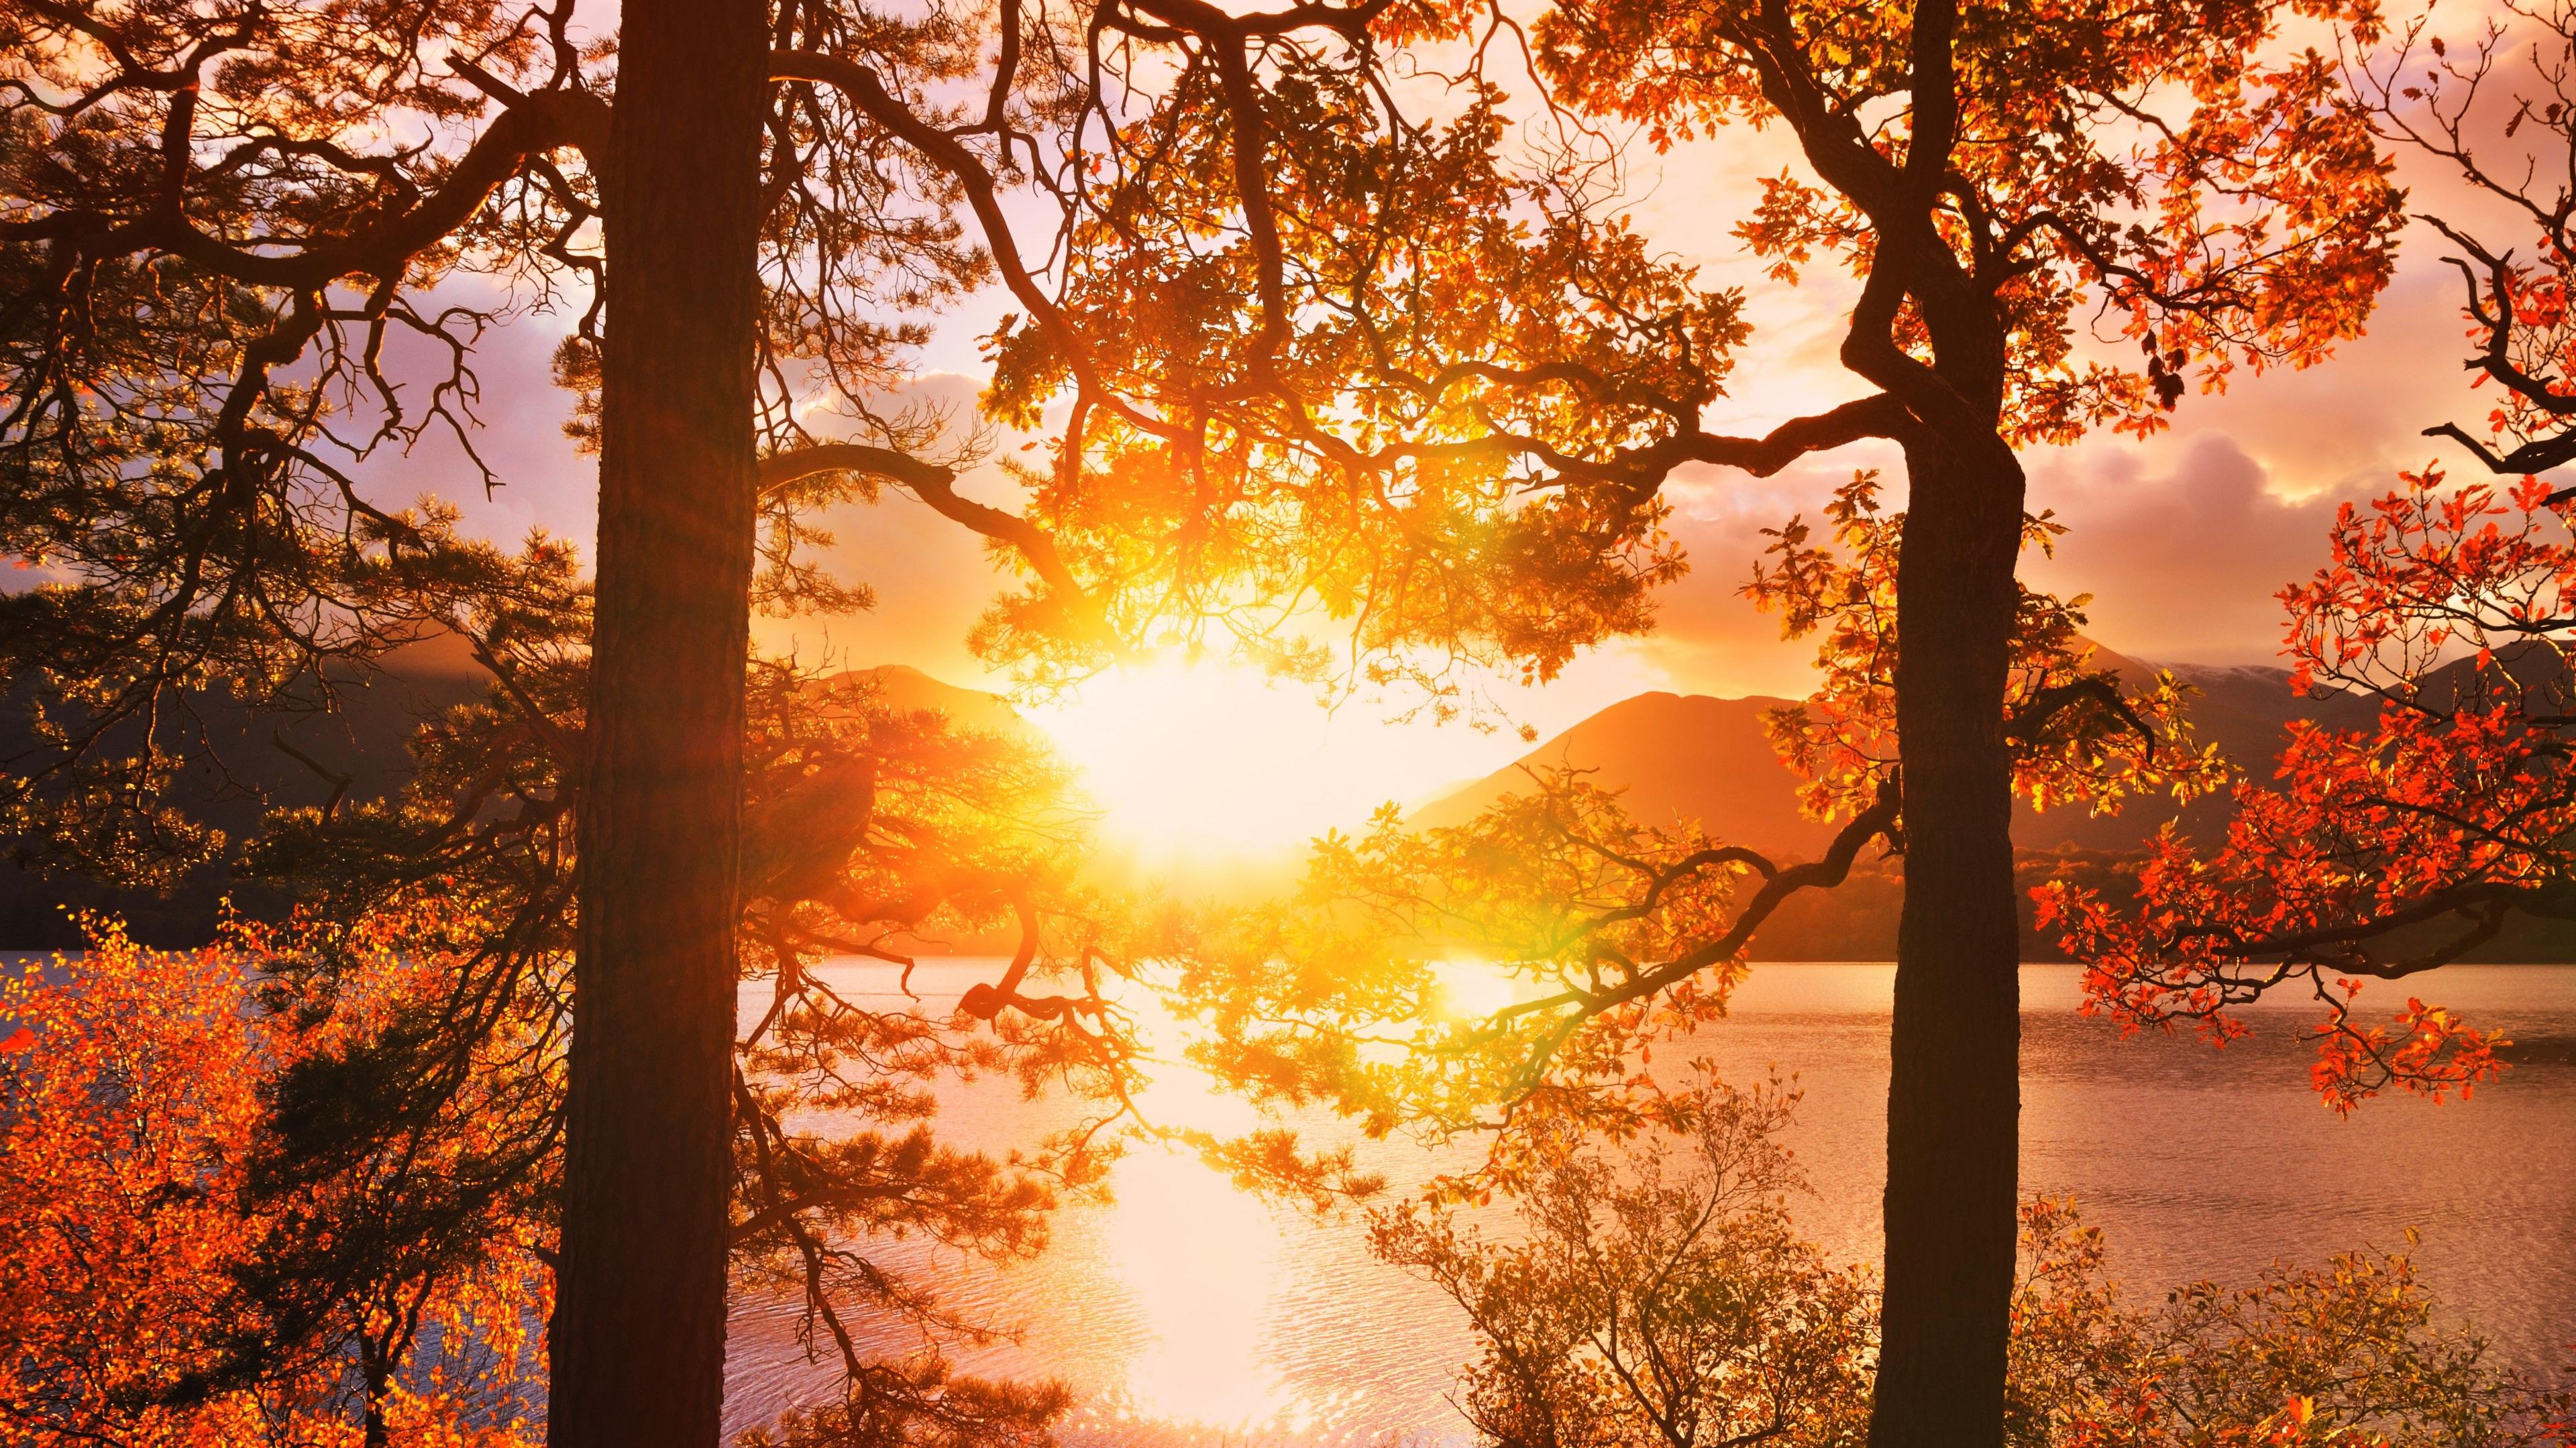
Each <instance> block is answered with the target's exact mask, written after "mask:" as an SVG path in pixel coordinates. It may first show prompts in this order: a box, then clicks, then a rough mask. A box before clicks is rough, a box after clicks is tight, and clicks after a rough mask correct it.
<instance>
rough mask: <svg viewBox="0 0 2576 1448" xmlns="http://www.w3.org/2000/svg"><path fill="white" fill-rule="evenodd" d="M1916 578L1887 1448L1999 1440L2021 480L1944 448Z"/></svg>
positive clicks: (1917, 531)
mask: <svg viewBox="0 0 2576 1448" xmlns="http://www.w3.org/2000/svg"><path fill="white" fill-rule="evenodd" d="M1907 464H1908V468H1909V471H1910V473H1911V478H1912V482H1911V487H1910V492H1909V501H1908V503H1907V505H1906V517H1905V538H1904V545H1903V552H1902V554H1901V557H1900V561H1899V567H1900V569H1901V572H1900V574H1899V577H1898V582H1897V644H1898V651H1899V652H1898V665H1897V680H1896V685H1897V726H1898V729H1899V731H1900V733H1901V736H1902V739H1903V753H1904V769H1905V775H1904V790H1905V803H1904V811H1905V813H1904V819H1905V834H1906V839H1905V906H1904V913H1903V915H1902V916H1901V917H1900V921H1899V924H1898V929H1897V947H1896V958H1897V966H1896V1017H1895V1023H1894V1029H1893V1038H1894V1039H1893V1042H1892V1051H1893V1055H1894V1066H1895V1070H1894V1074H1893V1076H1892V1077H1891V1079H1890V1080H1889V1083H1888V1091H1887V1201H1886V1214H1887V1215H1886V1222H1887V1276H1886V1301H1885V1307H1884V1316H1883V1326H1882V1333H1883V1336H1882V1346H1881V1350H1880V1359H1879V1376H1878V1390H1877V1398H1876V1401H1875V1403H1874V1405H1873V1412H1872V1416H1871V1421H1870V1443H1871V1445H1872V1448H1994V1445H1996V1444H1999V1443H2000V1442H2001V1441H2002V1437H2003V1432H2002V1428H2003V1387H2004V1347H2005V1334H2006V1330H2007V1315H2008V1313H2009V1310H2010V1303H2011V1296H2012V1280H2013V1248H2014V1241H2015V1237H2016V1233H2017V1222H2016V1209H2017V1196H2018V1192H2019V1180H2018V1169H2019V1160H2018V1153H2019V1144H2020V1143H2019V1139H2020V1112H2021V1095H2020V1080H2019V1076H2020V1041H2021V1022H2020V1015H2019V1011H2020V982H2019V978H2018V965H2019V951H2018V942H2017V939H2016V936H2015V925H2014V910H2013V874H2012V833H2011V826H2012V796H2011V776H2010V767H2011V766H2010V760H2009V756H2008V754H2007V752H2006V747H2005V744H2004V738H2003V704H2004V689H2005V683H2006V677H2005V675H2006V666H2007V657H2008V649H2009V646H2010V639H2011V635H2012V626H2013V611H2014V598H2015V589H2014V583H2013V569H2014V565H2015V560H2016V555H2017V554H2018V553H2019V551H2020V533H2021V516H2022V493H2023V488H2022V478H2021V474H2020V470H2019V469H2018V468H2011V469H2010V470H2009V473H2008V475H2001V476H1982V475H1977V474H1974V473H1971V472H1969V471H1968V470H1966V469H1963V468H1962V467H1961V466H1960V465H1959V464H1958V463H1957V462H1956V460H1955V459H1953V458H1951V457H1949V456H1947V455H1945V454H1941V453H1939V452H1937V451H1936V450H1935V449H1934V448H1933V447H1931V446H1928V445H1927V446H1924V447H1920V448H1911V449H1909V450H1908V457H1907Z"/></svg>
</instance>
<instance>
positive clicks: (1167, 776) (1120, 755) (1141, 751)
mask: <svg viewBox="0 0 2576 1448" xmlns="http://www.w3.org/2000/svg"><path fill="white" fill-rule="evenodd" d="M1029 719H1030V722H1032V723H1034V724H1036V725H1037V726H1038V727H1039V728H1040V729H1043V730H1044V731H1046V733H1047V735H1048V736H1049V737H1050V738H1051V739H1053V740H1054V742H1055V746H1056V748H1057V749H1058V751H1060V752H1061V753H1062V754H1063V755H1064V757H1065V758H1066V759H1067V760H1068V761H1069V762H1071V763H1072V764H1073V765H1075V766H1076V767H1077V768H1079V769H1080V770H1081V771H1082V783H1083V788H1084V790H1085V791H1086V792H1087V793H1089V794H1090V795H1091V797H1092V798H1093V799H1094V800H1096V801H1098V802H1099V804H1100V806H1101V808H1102V810H1103V813H1104V821H1103V824H1104V829H1105V832H1106V833H1108V834H1109V835H1111V836H1112V837H1114V838H1116V839H1118V840H1120V841H1122V842H1123V843H1125V844H1127V845H1129V846H1131V847H1134V848H1137V849H1139V850H1140V851H1141V852H1143V853H1144V854H1146V855H1147V856H1149V857H1154V858H1158V859H1161V860H1165V861H1171V860H1183V861H1205V860H1207V859H1209V858H1211V857H1231V858H1240V857H1245V856H1251V855H1261V854H1268V853H1273V852H1277V851H1281V850H1289V849H1294V848H1295V847H1297V846H1298V845H1300V844H1302V843H1303V842H1304V841H1306V840H1307V839H1309V838H1311V837H1313V836H1315V835H1319V834H1321V833H1323V832H1324V831H1326V830H1329V829H1334V828H1343V829H1348V828H1352V827H1355V826H1358V825H1360V824H1363V823H1365V822H1366V820H1367V819H1368V816H1369V813H1370V811H1372V810H1374V809H1375V808H1376V807H1377V806H1378V805H1380V804H1382V803H1385V802H1387V801H1389V800H1405V799H1408V798H1411V797H1413V796H1414V795H1416V794H1418V793H1419V792H1420V791H1421V790H1422V789H1424V788H1425V787H1428V786H1429V785H1435V784H1438V783H1441V782H1444V781H1446V780H1448V779H1452V778H1456V777H1459V776H1461V775H1472V774H1473V773H1476V772H1481V769H1483V768H1490V767H1492V766H1491V765H1490V764H1488V763H1486V762H1485V760H1484V759H1483V758H1482V757H1481V755H1478V754H1477V753H1476V751H1474V750H1472V749H1471V748H1470V746H1471V745H1472V744H1474V743H1480V742H1481V741H1479V740H1475V739H1473V738H1472V737H1471V736H1468V735H1467V734H1466V731H1463V730H1442V731H1439V733H1440V734H1442V735H1445V736H1447V737H1446V738H1445V739H1442V740H1434V741H1431V748H1430V749H1429V750H1428V751H1427V752H1426V750H1425V748H1424V747H1423V741H1421V740H1419V739H1417V738H1415V737H1413V736H1415V735H1417V734H1418V733H1419V731H1415V730H1404V729H1396V728H1390V727H1389V726H1387V724H1386V723H1385V721H1384V720H1383V719H1382V718H1380V717H1377V716H1374V715H1371V714H1368V713H1367V712H1366V711H1365V710H1355V709H1345V710H1342V711H1338V712H1328V711H1327V710H1325V709H1324V708H1323V707H1322V705H1321V704H1320V703H1319V702H1318V701H1317V699H1316V697H1315V695H1314V693H1313V692H1312V691H1311V690H1309V689H1307V688H1305V687H1304V686H1301V685H1298V684H1295V683H1289V682H1280V681H1274V680H1271V679H1269V678H1266V677H1265V676H1264V675H1262V674H1261V673H1260V672H1259V671H1258V670H1255V669H1251V668H1244V667H1232V666H1228V665H1224V664H1220V663H1213V662H1202V663H1197V664H1192V663H1187V662H1184V661H1182V660H1179V659H1171V658H1165V659H1158V660H1153V661H1150V662H1146V663H1141V664H1133V665H1126V666H1122V667H1119V668H1115V669H1111V670H1109V671H1107V672H1104V673H1102V674H1101V675H1099V676H1097V677H1095V678H1092V679H1090V680H1087V681H1085V682H1084V683H1083V684H1082V685H1081V686H1079V687H1078V688H1077V689H1075V690H1073V691H1070V692H1069V693H1068V695H1067V696H1066V697H1065V698H1063V699H1061V700H1057V701H1054V702H1052V703H1049V704H1046V705H1043V706H1040V707H1037V708H1033V709H1031V710H1030V711H1029ZM1444 746H1445V747H1444ZM1451 759H1455V761H1456V762H1455V763H1451V762H1449V761H1450V760H1451Z"/></svg>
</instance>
